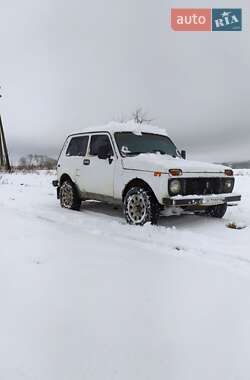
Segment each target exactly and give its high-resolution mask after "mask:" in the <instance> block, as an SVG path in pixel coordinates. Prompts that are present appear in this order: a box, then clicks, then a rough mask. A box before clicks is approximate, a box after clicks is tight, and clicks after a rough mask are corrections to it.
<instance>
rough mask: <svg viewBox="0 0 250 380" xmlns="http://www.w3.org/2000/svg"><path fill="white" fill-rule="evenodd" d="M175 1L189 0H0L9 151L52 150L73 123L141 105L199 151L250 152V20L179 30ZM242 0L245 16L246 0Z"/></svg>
mask: <svg viewBox="0 0 250 380" xmlns="http://www.w3.org/2000/svg"><path fill="white" fill-rule="evenodd" d="M230 5H231V6H238V4H231V3H230ZM171 6H172V7H178V6H180V7H181V6H183V2H181V1H165V2H163V1H161V0H155V1H145V0H126V1H125V0H106V1H105V2H103V1H100V0H92V1H85V0H81V1H80V0H71V1H65V0H61V1H59V0H54V1H53V2H51V1H48V0H43V1H41V0H23V1H22V2H20V1H18V0H12V1H8V2H7V1H5V0H0V9H1V19H2V21H1V24H0V46H1V62H0V83H1V85H2V87H3V95H4V97H3V99H2V100H1V105H0V107H1V113H2V115H3V120H4V124H5V128H6V135H7V138H8V142H9V145H10V149H11V153H12V155H19V154H24V153H25V152H27V153H30V152H38V153H48V154H50V155H53V156H56V155H57V152H58V151H59V149H60V147H61V144H62V142H63V140H64V138H65V136H66V135H67V134H68V133H71V132H74V131H79V130H82V129H84V128H85V127H86V126H87V125H89V124H90V125H94V124H98V125H100V124H102V123H106V122H108V121H109V120H111V119H114V118H116V119H117V118H119V117H120V116H124V117H128V116H129V115H131V114H132V112H133V111H134V109H135V108H137V107H138V106H140V107H143V109H145V111H147V112H148V115H149V116H150V117H153V118H155V123H156V124H158V125H159V126H161V127H164V128H166V129H167V130H168V132H169V134H170V135H171V136H172V137H173V139H174V140H176V142H177V144H178V145H179V146H181V147H185V148H187V149H188V151H190V154H191V155H192V156H194V157H196V158H200V159H209V160H217V159H219V160H230V159H239V160H240V159H248V158H249V153H248V150H249V145H250V128H249V119H250V109H249V105H248V99H249V97H250V86H249V82H248V78H249V74H250V59H249V58H250V53H249V49H248V46H249V42H250V41H249V40H250V35H249V32H248V31H247V26H246V27H245V31H243V32H237V33H174V32H172V31H171V30H170V26H169V9H170V8H171ZM185 6H197V7H200V6H201V4H200V1H192V2H190V4H186V3H185ZM209 6H211V7H213V6H214V7H218V6H220V7H223V6H224V7H228V6H229V5H228V2H227V1H225V0H223V1H220V3H219V4H218V2H216V1H214V0H213V1H210V3H209ZM241 6H243V7H244V8H243V12H244V22H245V24H246V23H247V13H246V12H247V10H248V9H249V3H248V2H247V1H242V2H241ZM211 155H212V156H213V157H211ZM217 157H218V158H217Z"/></svg>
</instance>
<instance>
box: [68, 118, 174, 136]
mask: <svg viewBox="0 0 250 380" xmlns="http://www.w3.org/2000/svg"><path fill="white" fill-rule="evenodd" d="M93 132H109V133H112V134H113V133H115V132H132V133H134V134H136V135H138V134H139V135H140V134H141V133H152V134H155V135H164V136H168V134H167V131H166V130H165V129H161V128H159V127H155V126H153V125H150V124H137V123H135V122H134V121H128V122H126V123H119V122H116V121H112V122H110V123H108V124H106V125H102V126H95V127H87V128H84V129H83V130H82V131H81V132H78V133H79V134H80V133H93ZM70 136H72V135H70Z"/></svg>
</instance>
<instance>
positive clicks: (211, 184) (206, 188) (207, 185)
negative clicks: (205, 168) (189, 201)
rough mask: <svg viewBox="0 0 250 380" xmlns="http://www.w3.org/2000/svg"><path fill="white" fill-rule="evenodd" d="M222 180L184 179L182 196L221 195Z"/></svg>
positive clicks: (222, 190) (222, 189) (222, 188)
mask: <svg viewBox="0 0 250 380" xmlns="http://www.w3.org/2000/svg"><path fill="white" fill-rule="evenodd" d="M223 192H224V180H223V179H222V178H186V179H182V195H207V194H222V193H223Z"/></svg>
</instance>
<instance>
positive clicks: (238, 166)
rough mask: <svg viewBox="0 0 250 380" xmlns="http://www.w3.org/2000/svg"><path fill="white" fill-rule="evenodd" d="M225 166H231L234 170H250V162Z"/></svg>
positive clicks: (229, 163) (226, 163) (231, 163)
mask: <svg viewBox="0 0 250 380" xmlns="http://www.w3.org/2000/svg"><path fill="white" fill-rule="evenodd" d="M223 165H226V166H230V167H231V168H232V169H250V160H249V161H239V162H224V163H223Z"/></svg>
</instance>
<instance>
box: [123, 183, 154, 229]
mask: <svg viewBox="0 0 250 380" xmlns="http://www.w3.org/2000/svg"><path fill="white" fill-rule="evenodd" d="M123 207H124V215H125V218H126V220H127V222H128V223H129V224H134V225H141V226H142V225H144V224H145V223H147V222H150V223H152V224H156V223H157V221H158V218H159V213H160V207H159V204H158V202H157V200H156V199H155V197H154V195H153V194H152V192H151V191H150V190H147V189H144V188H142V187H133V188H131V189H130V190H129V191H128V192H127V194H126V195H125V198H124V205H123Z"/></svg>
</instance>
